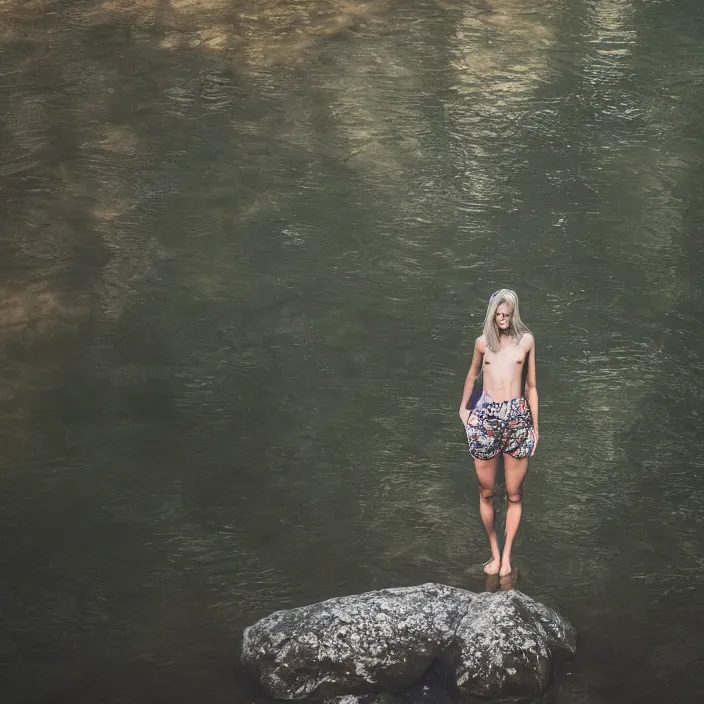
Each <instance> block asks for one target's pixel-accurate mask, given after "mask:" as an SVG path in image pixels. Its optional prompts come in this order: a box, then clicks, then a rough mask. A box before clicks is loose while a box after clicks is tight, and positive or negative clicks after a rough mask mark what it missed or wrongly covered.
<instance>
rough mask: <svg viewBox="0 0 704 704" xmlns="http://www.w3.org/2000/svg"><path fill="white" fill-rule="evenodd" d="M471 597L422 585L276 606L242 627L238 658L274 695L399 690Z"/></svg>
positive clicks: (441, 645)
mask: <svg viewBox="0 0 704 704" xmlns="http://www.w3.org/2000/svg"><path fill="white" fill-rule="evenodd" d="M472 598H473V595H472V594H471V593H470V592H465V591H464V590H462V589H455V588H454V587H447V586H444V585H439V584H424V585H422V586H420V587H406V588H396V589H383V590H381V591H378V592H368V593H366V594H360V595H358V596H347V597H340V598H337V599H329V600H328V601H323V602H322V603H319V604H312V605H311V606H303V607H300V608H298V609H291V610H290V611H277V612H276V613H274V614H272V615H271V616H267V617H266V618H263V619H262V620H261V621H258V622H257V623H255V624H254V625H253V626H250V627H249V628H247V629H245V632H244V642H243V643H242V662H243V663H244V665H245V666H246V667H247V668H248V669H249V670H250V671H251V672H252V673H253V674H254V676H255V677H256V678H257V679H258V680H259V682H260V683H261V685H262V686H263V687H264V689H265V690H266V691H267V692H268V693H269V694H271V695H272V696H274V697H277V698H280V699H303V698H305V697H329V696H334V695H338V694H355V693H357V694H359V693H365V692H380V691H385V690H389V691H391V690H397V689H403V688H404V687H408V686H410V685H411V684H413V683H414V682H415V681H416V680H417V679H418V678H419V677H420V676H421V675H422V674H423V673H424V672H425V671H426V670H427V669H428V667H429V666H430V665H431V664H432V663H433V662H434V661H435V660H436V659H437V658H438V656H439V655H440V653H441V652H442V651H443V650H444V649H445V648H446V647H447V646H448V645H449V644H450V643H451V642H452V639H453V638H454V634H455V629H456V627H457V624H458V623H459V621H460V620H461V618H462V617H463V615H464V614H465V612H466V610H467V607H468V606H469V604H470V602H471V600H472Z"/></svg>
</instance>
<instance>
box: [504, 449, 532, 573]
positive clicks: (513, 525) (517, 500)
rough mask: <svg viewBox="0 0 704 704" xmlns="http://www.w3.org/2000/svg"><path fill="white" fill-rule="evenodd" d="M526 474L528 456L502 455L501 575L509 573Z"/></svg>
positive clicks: (521, 509)
mask: <svg viewBox="0 0 704 704" xmlns="http://www.w3.org/2000/svg"><path fill="white" fill-rule="evenodd" d="M526 474H528V458H527V457H523V458H522V459H520V460H517V459H516V458H515V457H511V455H504V477H505V479H506V499H507V500H508V508H507V509H506V542H505V543H504V554H503V557H502V558H501V572H500V574H501V576H502V577H505V576H506V575H508V574H511V548H513V539H514V538H515V537H516V533H517V532H518V525H519V523H520V522H521V515H522V514H523V483H524V482H525V480H526Z"/></svg>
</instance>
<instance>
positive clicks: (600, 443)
mask: <svg viewBox="0 0 704 704" xmlns="http://www.w3.org/2000/svg"><path fill="white" fill-rule="evenodd" d="M702 19H704V18H703V17H702V12H701V7H700V6H699V5H698V4H697V3H694V2H688V1H686V0H683V2H682V3H679V4H673V3H659V2H649V3H643V2H632V1H631V0H566V1H557V0H555V1H552V0H551V1H549V2H535V1H533V0H521V1H519V0H491V1H489V2H484V3H479V4H477V3H467V2H461V1H459V0H424V1H423V2H418V3H411V2H405V1H403V0H402V1H401V2H390V1H388V2H387V1H386V0H379V1H378V2H373V1H369V2H354V1H353V0H331V1H330V2H325V3H321V2H318V1H317V0H295V1H293V2H278V1H274V0H272V1H268V0H267V1H266V2H260V3H251V2H250V3H244V2H239V1H233V0H88V1H87V2H82V3H73V2H68V1H66V2H62V1H57V0H52V1H49V0H32V1H31V2H19V0H5V1H4V2H0V38H1V39H2V46H1V47H0V54H1V56H0V58H1V60H0V92H1V93H2V100H0V124H1V127H0V130H1V132H0V134H1V136H2V139H1V140H0V191H1V192H2V193H1V195H2V199H3V205H4V211H3V218H2V219H1V220H0V242H1V243H2V248H3V252H2V257H1V258H0V266H2V268H3V274H4V277H3V279H2V283H0V298H1V300H2V302H3V305H2V306H1V307H0V329H2V332H3V346H2V349H1V350H0V355H1V359H2V363H3V369H4V370H5V375H4V383H3V384H2V387H1V388H2V390H1V391H0V403H1V406H0V408H1V409H2V412H3V423H2V428H3V434H4V435H3V439H4V443H3V452H2V455H1V456H0V461H1V464H2V474H3V478H4V480H5V483H4V491H3V497H4V502H3V504H2V516H3V528H4V534H5V535H6V537H7V540H6V543H5V548H4V550H3V552H2V565H3V574H4V575H5V580H4V582H3V583H2V584H0V597H1V598H2V603H3V605H4V606H3V614H4V616H5V621H6V623H5V626H6V628H5V631H6V635H5V636H3V637H2V638H0V656H2V658H3V661H4V662H5V663H7V665H8V667H7V668H6V670H5V672H4V676H5V680H6V681H4V682H3V684H4V685H5V689H4V691H6V692H10V694H11V696H10V698H11V699H12V700H13V701H47V702H48V701H50V700H51V701H71V702H82V701H86V702H87V701H91V702H92V701H106V702H107V701H111V702H112V701H114V702H123V701H124V702H128V701H129V702H134V701H146V700H149V701H152V700H153V701H157V700H162V699H164V700H166V699H168V700H169V701H173V702H180V701H182V702H189V703H190V702H193V701H195V700H198V701H214V702H215V701H218V702H219V701H231V700H232V699H233V698H234V700H235V701H237V702H242V703H243V704H244V702H252V701H263V700H262V699H261V696H260V693H258V692H256V691H254V690H253V689H252V688H251V684H250V683H249V682H248V681H247V680H246V679H245V678H244V677H242V675H241V673H239V672H234V673H233V667H232V666H233V662H234V659H235V653H236V649H237V643H238V638H239V633H240V632H241V629H242V628H243V627H244V626H245V625H247V624H249V623H251V622H252V621H254V620H255V619H256V618H258V617H260V616H262V615H264V614H265V613H267V612H270V611H273V610H275V609H279V608H285V607H288V606H292V605H297V604H302V603H306V602H310V601H313V600H317V599H322V598H325V597H329V596H334V595H339V594H344V593H350V592H355V591H362V590H367V589H373V588H380V587H386V586H389V585H401V584H417V583H420V582H422V581H428V580H436V581H442V582H447V583H450V584H456V585H459V586H463V587H466V588H469V589H474V590H481V589H484V588H485V583H484V580H483V579H482V573H481V565H482V563H483V562H484V560H485V559H486V557H487V554H486V546H485V540H484V537H483V536H482V534H481V531H480V524H479V519H478V511H477V500H476V488H475V480H474V478H473V472H472V467H471V464H470V461H469V456H468V453H467V450H466V446H465V444H464V437H463V433H462V428H461V426H460V424H459V422H458V420H457V415H456V412H457V411H456V406H457V402H458V400H459V397H460V394H461V386H462V381H463V379H464V375H465V373H466V370H467V366H468V364H469V361H470V358H471V349H472V343H473V340H474V338H475V337H476V336H477V335H478V334H479V330H480V327H481V321H482V319H483V315H484V308H485V306H486V299H487V296H488V294H489V293H490V292H491V291H493V290H495V289H496V288H497V287H498V286H500V285H508V286H512V287H515V288H516V289H517V290H518V291H519V293H520V295H521V302H522V305H521V308H522V312H523V315H524V318H525V320H526V322H527V323H528V325H529V326H530V327H531V329H532V330H533V332H534V333H535V335H536V338H537V341H538V343H537V344H538V377H539V388H540V394H541V413H540V417H541V447H540V450H539V452H538V454H537V455H536V457H535V459H534V460H533V464H532V470H531V473H530V475H529V480H528V484H527V488H526V517H525V522H524V524H523V526H522V531H521V535H520V539H519V543H518V545H517V548H516V550H517V555H516V559H517V564H518V570H519V586H520V588H522V589H524V590H525V591H526V592H527V593H529V594H531V595H532V596H534V597H536V598H539V599H544V600H546V601H548V602H550V603H554V604H556V605H558V606H559V608H560V609H562V610H563V611H564V612H565V613H566V615H567V616H568V617H569V618H570V619H571V620H572V621H573V622H574V623H575V625H576V626H577V627H578V629H579V631H580V655H579V657H578V659H577V660H576V661H575V662H574V663H572V664H569V665H566V666H565V668H564V669H563V670H562V671H561V672H560V673H559V674H558V678H557V680H556V682H555V685H554V688H553V690H552V693H551V694H548V695H546V696H547V697H548V698H547V699H546V700H545V701H558V700H559V701H561V702H562V701H564V702H575V703H576V702H582V701H590V702H612V701H630V700H635V699H638V700H639V701H643V702H646V701H665V700H668V701H669V700H672V701H690V700H692V697H693V695H694V693H698V692H700V691H704V682H702V679H701V674H700V673H699V670H698V669H697V668H696V663H697V658H698V657H700V655H699V654H700V653H701V652H702V647H704V643H703V642H702V635H701V633H700V630H701V629H697V627H696V626H697V618H698V617H700V616H701V606H700V605H699V601H698V600H697V595H698V594H699V593H700V591H701V588H702V579H703V578H702V574H703V573H702V569H701V568H702V565H701V557H700V556H701V554H702V538H701V535H702V529H703V527H704V526H702V522H703V519H702V513H701V511H700V509H699V507H700V506H701V503H702V499H704V483H703V482H702V479H701V477H702V476H703V475H702V469H703V468H702V463H701V462H700V460H699V459H698V458H699V457H700V456H701V455H702V449H703V448H702V447H701V445H702V435H701V432H700V425H701V419H702V417H704V403H703V401H702V399H703V398H704V397H703V396H702V384H701V373H702V371H704V364H703V363H702V361H701V348H702V343H703V342H704V338H703V336H702V333H701V331H700V327H701V326H700V325H699V321H700V320H701V316H702V313H703V312H704V299H703V298H702V289H701V266H702V262H704V251H702V245H701V241H700V240H701V238H700V237H699V233H700V232H701V228H702V212H703V208H704V198H702V195H701V193H700V192H699V190H698V189H697V188H696V184H697V183H698V180H697V179H698V178H699V174H700V172H701V168H702V156H701V155H702V146H703V140H704V135H703V134H702V131H701V129H700V122H701V120H700V115H701V112H702V100H701V93H700V91H699V92H698V91H697V86H698V85H699V83H700V78H701V76H702V75H704V53H702V50H701V47H702V46H703V45H704V44H703V43H702V41H703V39H704V38H703V37H702V27H703V26H704V23H702V21H701V20H702ZM499 494H501V491H499ZM500 506H501V503H500ZM500 515H503V508H501V510H500ZM550 697H552V698H550Z"/></svg>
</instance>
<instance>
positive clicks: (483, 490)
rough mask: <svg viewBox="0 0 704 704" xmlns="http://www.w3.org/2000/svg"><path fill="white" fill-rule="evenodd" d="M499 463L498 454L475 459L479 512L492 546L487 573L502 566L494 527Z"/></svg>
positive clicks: (497, 570) (493, 572) (485, 569)
mask: <svg viewBox="0 0 704 704" xmlns="http://www.w3.org/2000/svg"><path fill="white" fill-rule="evenodd" d="M498 464H499V456H498V455H497V456H496V457H492V458H491V459H490V460H478V459H475V460H474V468H475V469H476V470H477V480H478V481H479V513H480V514H481V517H482V523H483V524H484V530H485V531H486V534H487V536H488V538H489V545H490V547H491V559H490V560H489V562H487V563H486V564H485V565H484V571H485V572H486V573H487V574H498V573H499V569H500V568H501V553H500V552H499V543H498V541H497V540H496V529H495V528H494V484H495V483H496V468H497V466H498Z"/></svg>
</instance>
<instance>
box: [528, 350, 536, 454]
mask: <svg viewBox="0 0 704 704" xmlns="http://www.w3.org/2000/svg"><path fill="white" fill-rule="evenodd" d="M526 396H527V397H528V405H529V406H530V414H531V415H532V416H533V433H534V434H535V445H534V446H533V452H531V455H532V454H535V448H536V447H537V446H538V436H539V433H538V383H537V381H536V378H535V339H534V338H533V336H531V340H530V346H529V348H528V376H527V377H526Z"/></svg>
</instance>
